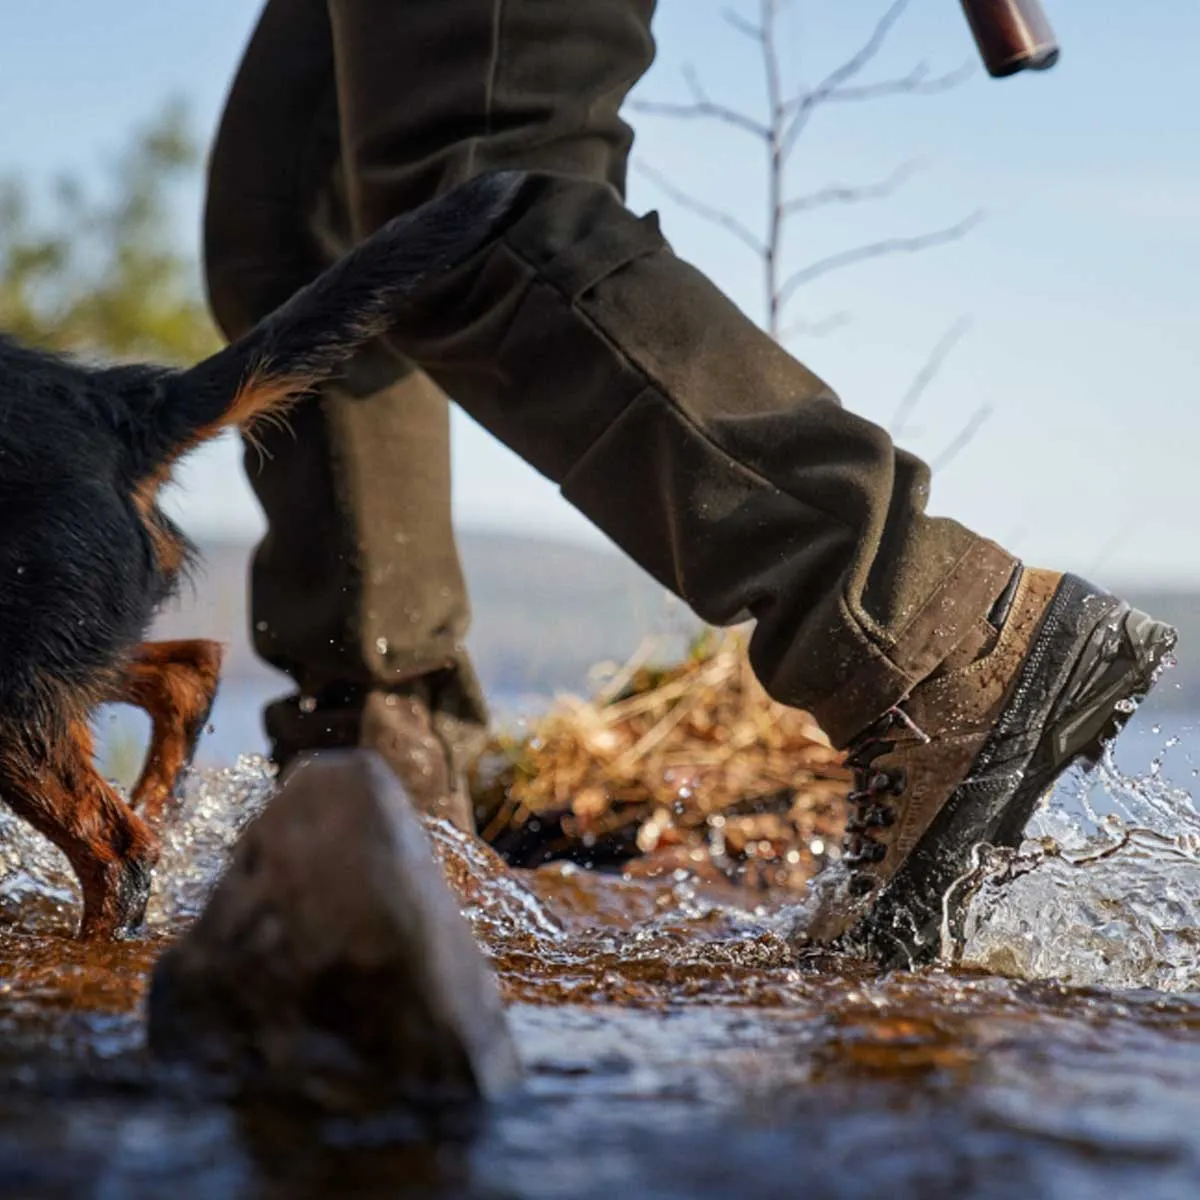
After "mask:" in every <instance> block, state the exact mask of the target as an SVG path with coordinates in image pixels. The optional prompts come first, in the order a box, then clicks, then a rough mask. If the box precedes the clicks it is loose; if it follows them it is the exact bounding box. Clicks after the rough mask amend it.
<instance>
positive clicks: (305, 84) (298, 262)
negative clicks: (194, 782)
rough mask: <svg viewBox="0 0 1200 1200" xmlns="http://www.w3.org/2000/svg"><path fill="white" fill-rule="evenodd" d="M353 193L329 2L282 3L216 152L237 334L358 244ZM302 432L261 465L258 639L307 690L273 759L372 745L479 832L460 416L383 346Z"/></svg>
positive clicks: (276, 719) (259, 439)
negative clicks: (453, 767) (453, 433)
mask: <svg viewBox="0 0 1200 1200" xmlns="http://www.w3.org/2000/svg"><path fill="white" fill-rule="evenodd" d="M343 192H344V189H343V188H342V186H341V179H340V148H339V144H338V113H337V100H336V87H335V79H334V72H333V57H332V48H331V42H330V31H329V25H328V17H327V14H326V11H325V7H324V4H323V2H322V0H317V2H308V0H274V2H273V3H272V4H271V5H269V6H268V8H267V10H266V12H265V13H264V16H263V18H262V21H261V23H260V26H259V28H258V30H257V32H256V35H255V37H254V39H253V41H252V43H251V45H250V47H249V49H248V51H247V54H246V57H245V60H244V62H243V65H242V67H241V70H240V72H239V76H238V79H237V81H236V83H235V85H234V88H233V91H232V94H231V96H230V98H229V104H228V107H227V109H226V112H225V116H224V118H223V121H222V126H221V130H220V134H219V136H218V138H217V142H216V146H215V149H214V153H213V156H212V165H211V174H210V184H209V197H208V207H207V214H206V251H207V260H208V278H209V287H210V295H211V299H212V306H213V309H214V312H215V314H216V316H217V319H218V321H219V322H220V324H221V327H222V329H223V330H224V332H225V333H226V334H227V335H228V336H230V337H236V336H238V335H239V334H240V333H242V332H244V331H245V330H246V329H247V328H248V327H249V326H250V325H252V324H253V323H254V322H255V321H257V320H258V319H260V318H261V317H263V316H264V315H266V313H267V312H269V311H271V309H273V308H274V307H276V306H277V305H278V304H279V303H281V302H282V301H283V300H285V299H286V298H287V297H288V296H289V295H290V294H291V293H292V292H293V291H294V290H295V289H296V288H297V287H299V286H301V285H302V284H304V283H305V282H307V281H308V280H309V279H310V278H312V277H313V276H314V275H315V274H317V273H318V272H319V271H320V270H321V269H322V268H323V267H324V266H326V265H328V263H330V262H332V261H333V260H334V259H336V258H337V257H338V256H339V255H340V254H341V253H344V252H345V250H347V249H348V248H349V247H350V245H351V241H352V237H351V233H350V229H349V221H348V218H347V215H346V211H345V204H344V200H343ZM289 425H290V428H289V429H282V430H265V431H260V432H259V433H258V434H257V435H256V439H255V440H256V443H261V447H262V449H261V451H260V450H259V448H258V446H257V445H255V446H249V447H248V448H247V453H246V464H247V473H248V475H249V478H250V481H251V483H252V485H253V487H254V490H255V493H256V495H257V497H258V499H259V501H260V503H261V504H262V506H263V510H264V512H265V514H266V517H267V521H268V532H267V536H266V538H265V539H264V540H263V542H262V544H261V545H260V546H259V548H258V551H257V553H256V555H255V559H254V566H253V581H252V589H251V595H252V610H253V611H252V624H253V638H254V644H255V647H256V649H257V651H258V653H259V654H260V655H261V656H262V657H263V658H264V659H266V660H267V661H268V662H270V663H272V664H273V665H275V666H277V667H279V668H281V669H282V670H284V671H286V672H288V673H289V674H290V675H291V676H292V677H293V678H294V679H295V680H296V683H297V686H298V694H296V695H293V696H290V697H287V698H285V699H282V700H279V701H277V702H276V703H274V704H272V705H271V706H270V707H269V708H268V710H267V713H266V722H267V729H268V734H269V736H270V739H271V742H272V747H273V751H274V753H275V756H276V758H277V759H278V760H279V761H281V762H282V763H284V764H286V762H288V761H289V760H290V759H291V758H292V757H293V756H294V755H295V754H296V753H299V752H301V751H307V750H313V749H317V748H321V747H334V746H339V745H353V744H356V743H358V742H361V741H363V740H364V737H365V738H366V740H369V741H370V742H371V743H372V744H379V745H380V746H381V748H384V749H385V751H386V750H388V749H389V748H390V750H391V753H390V754H389V757H391V758H392V759H393V761H394V762H398V763H403V766H402V768H401V774H402V775H403V776H404V778H405V782H406V783H407V784H408V786H409V789H410V791H413V792H414V793H415V794H416V797H417V799H418V800H419V801H420V802H421V803H422V804H423V806H424V807H425V808H426V809H428V810H430V811H440V812H443V813H444V815H448V816H450V817H451V818H452V819H454V820H456V821H457V823H459V824H461V825H467V824H469V808H468V807H467V806H466V803H465V792H464V791H463V790H462V787H461V782H460V783H459V784H458V786H457V787H455V786H454V783H455V781H454V780H453V779H452V778H451V776H450V774H449V773H448V771H449V768H450V764H449V763H447V762H446V761H445V753H444V750H443V748H442V747H441V745H440V744H439V742H440V740H445V741H448V742H450V743H451V744H452V745H453V746H454V747H455V750H456V751H457V752H458V755H459V758H460V760H461V759H465V758H467V757H469V755H470V753H471V751H472V750H474V749H477V748H478V745H479V743H480V742H481V740H482V730H483V727H484V721H485V711H484V706H483V700H482V697H481V695H480V693H479V689H478V686H477V684H476V682H475V679H474V675H473V673H472V670H471V667H470V664H469V662H468V660H467V657H466V653H465V651H464V649H463V639H464V638H465V636H466V632H467V625H468V620H469V609H468V603H467V598H466V594H465V589H464V584H463V576H462V570H461V567H460V564H459V560H458V554H457V550H456V547H455V543H454V534H453V529H452V525H451V511H450V424H449V404H448V402H447V400H446V398H445V396H444V394H443V393H442V392H441V391H440V390H439V389H438V388H437V387H436V386H435V385H434V384H433V383H432V382H431V381H430V380H429V378H428V376H426V375H425V374H424V373H423V372H421V371H420V370H418V369H416V368H415V367H413V366H412V365H411V364H409V363H406V362H403V361H402V360H400V359H398V358H397V357H396V356H395V355H393V354H389V353H387V352H385V351H384V350H382V349H381V348H380V347H373V348H372V349H371V350H369V351H368V352H366V353H364V354H363V355H361V356H360V358H359V359H358V360H357V361H356V362H355V363H354V364H353V365H352V368H351V370H350V372H349V373H348V375H347V378H346V379H345V380H343V381H342V382H341V383H339V384H338V385H337V386H331V387H328V388H326V389H325V390H324V391H323V393H322V394H321V395H320V396H319V397H317V398H315V399H314V400H313V401H312V402H309V403H305V404H303V405H301V406H300V407H298V408H297V409H296V410H295V411H294V413H293V414H292V415H291V417H290V419H289ZM364 711H365V712H366V714H367V716H366V722H365V725H366V728H365V729H364ZM431 713H432V718H433V724H434V725H435V726H436V734H435V731H434V729H432V728H431V727H430V714H431ZM438 735H440V737H439V736H438ZM447 796H449V798H450V806H449V808H447V805H446V798H447Z"/></svg>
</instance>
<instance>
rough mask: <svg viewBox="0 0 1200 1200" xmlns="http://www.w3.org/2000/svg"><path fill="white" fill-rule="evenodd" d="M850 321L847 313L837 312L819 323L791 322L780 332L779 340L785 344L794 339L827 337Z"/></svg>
mask: <svg viewBox="0 0 1200 1200" xmlns="http://www.w3.org/2000/svg"><path fill="white" fill-rule="evenodd" d="M852 319H853V318H852V317H851V316H850V314H849V313H848V312H839V313H834V314H833V315H832V316H828V317H825V318H823V319H822V320H820V321H793V322H792V323H791V324H790V325H787V326H785V327H784V328H783V329H782V330H780V333H779V340H780V341H781V342H786V341H790V340H791V339H792V338H795V337H810V338H822V337H828V336H829V335H830V334H831V333H836V332H837V331H838V330H839V329H845V327H846V326H847V325H849V324H850V322H851V320H852Z"/></svg>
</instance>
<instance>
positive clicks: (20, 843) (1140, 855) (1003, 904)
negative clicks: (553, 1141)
mask: <svg viewBox="0 0 1200 1200" xmlns="http://www.w3.org/2000/svg"><path fill="white" fill-rule="evenodd" d="M1173 745H1174V743H1173V742H1168V743H1167V744H1166V745H1165V746H1164V748H1163V751H1162V753H1161V754H1160V755H1159V756H1158V758H1156V759H1155V760H1154V761H1153V762H1152V763H1151V764H1150V767H1149V769H1148V770H1147V771H1145V772H1144V773H1142V774H1140V775H1138V776H1136V777H1131V776H1129V775H1126V774H1124V773H1123V772H1122V771H1121V770H1119V769H1118V768H1117V766H1116V765H1115V763H1114V762H1113V761H1112V759H1111V758H1108V759H1106V760H1105V761H1104V762H1103V763H1102V764H1101V766H1100V768H1099V769H1098V770H1097V771H1096V772H1095V773H1093V774H1092V775H1091V776H1088V777H1083V776H1081V775H1076V774H1072V775H1069V776H1067V777H1066V778H1065V779H1064V780H1063V781H1062V782H1061V783H1060V785H1059V787H1058V788H1057V789H1056V791H1055V793H1054V794H1053V796H1052V797H1051V799H1050V801H1049V802H1048V803H1047V804H1046V805H1045V806H1043V808H1042V810H1041V811H1039V812H1038V813H1037V814H1036V815H1035V817H1034V819H1033V821H1032V823H1031V825H1030V829H1029V834H1028V838H1027V840H1026V843H1025V845H1024V846H1023V847H1022V848H1021V850H1020V851H1017V852H997V851H989V852H986V853H985V854H984V855H982V856H981V859H980V862H979V865H978V867H977V869H976V870H975V872H974V873H973V875H972V876H971V878H970V879H969V880H966V881H964V884H963V886H964V890H965V892H966V894H967V895H968V896H969V901H968V905H967V916H966V921H965V924H964V937H963V940H962V943H961V945H960V946H959V947H958V948H957V950H956V953H955V954H954V955H953V957H954V958H955V961H956V962H958V963H959V964H960V965H963V966H967V967H972V968H979V969H982V970H984V971H987V972H989V973H992V974H996V975H1005V976H1009V977H1011V978H1016V979H1023V980H1055V981H1059V982H1063V983H1066V984H1069V985H1074V986H1082V987H1102V988H1107V989H1113V990H1127V989H1139V988H1149V989H1155V990H1157V991H1161V992H1175V993H1182V992H1192V991H1197V990H1200V811H1198V810H1197V808H1196V807H1195V805H1194V803H1193V801H1192V798H1191V797H1190V796H1189V795H1188V793H1187V792H1186V791H1185V790H1183V789H1182V788H1179V787H1176V786H1173V785H1172V784H1170V783H1169V782H1168V781H1167V780H1166V779H1165V777H1164V774H1163V770H1162V766H1163V760H1164V756H1165V754H1166V753H1168V752H1169V750H1170V749H1171V748H1172V747H1173ZM273 786H274V784H273V771H272V769H271V768H270V766H269V765H268V764H267V763H266V762H265V760H263V759H262V758H258V757H243V758H241V759H239V760H238V762H237V764H236V765H235V766H233V767H231V768H226V769H221V770H206V771H195V772H192V773H191V774H190V775H189V776H188V778H187V779H186V781H185V784H184V787H183V792H182V796H181V799H180V801H179V803H178V804H176V805H175V806H174V807H173V808H172V809H171V811H170V812H169V813H168V815H167V817H166V820H165V822H164V825H163V827H162V829H161V835H162V840H163V857H162V860H161V863H160V865H159V868H158V870H157V871H156V872H155V881H154V889H153V892H152V894H151V899H150V905H149V909H148V913H147V922H148V926H149V929H150V931H151V932H152V933H154V932H166V931H168V930H171V929H174V928H178V927H179V926H180V925H181V924H186V922H187V921H188V920H190V919H191V918H192V917H194V916H195V915H196V914H197V913H198V912H199V911H200V909H201V908H202V906H203V904H204V901H205V899H206V898H207V896H208V894H209V891H210V889H211V887H212V886H213V884H214V882H215V880H216V879H217V878H218V877H219V875H220V873H221V871H222V869H223V867H224V865H225V863H226V861H227V859H228V854H229V851H230V849H231V847H232V846H233V844H234V843H235V841H236V840H237V838H238V836H239V835H240V834H241V832H242V830H243V829H244V828H245V826H246V824H247V823H248V822H249V821H251V820H252V819H253V818H254V817H255V816H256V815H257V814H258V813H259V812H260V811H261V810H262V808H263V806H264V805H265V804H266V802H267V800H268V799H269V797H270V795H271V792H272V788H273ZM431 834H432V837H433V842H434V846H435V849H436V850H437V852H438V854H439V857H440V858H441V860H442V862H443V865H444V866H445V867H446V868H447V871H448V872H449V873H450V874H451V876H452V877H454V881H455V886H456V890H457V891H458V894H459V895H460V897H461V898H462V903H463V910H464V914H465V916H466V917H467V919H468V920H469V921H470V923H471V925H472V927H473V929H474V930H475V933H476V935H477V937H478V939H479V940H480V942H481V944H483V945H484V946H485V947H487V948H488V949H489V952H490V953H491V954H492V956H493V959H494V961H495V962H496V965H497V967H498V968H499V969H500V970H501V972H502V973H506V972H507V973H508V974H509V976H510V977H511V978H512V979H514V980H516V981H518V983H519V985H520V986H518V987H517V992H518V993H519V994H520V995H522V996H523V997H525V998H527V999H535V998H537V994H539V993H540V991H541V989H542V983H543V981H544V979H545V977H546V976H547V974H548V973H549V974H554V973H556V972H557V975H558V979H559V983H560V984H561V983H562V981H563V980H564V979H566V978H568V977H569V978H570V979H571V980H572V983H571V987H570V988H568V989H567V990H568V991H571V993H572V995H573V996H574V997H575V998H578V999H585V998H587V997H588V996H589V995H593V994H594V991H593V989H594V987H595V984H596V981H597V980H598V979H599V980H602V981H603V982H604V986H603V987H601V988H600V991H602V992H604V993H605V994H608V995H611V996H613V997H616V996H618V995H621V996H623V997H624V998H626V999H631V998H633V997H634V995H635V993H636V995H638V996H640V997H641V998H642V999H649V998H650V997H651V993H652V992H653V991H654V988H652V987H647V988H643V987H642V986H641V984H642V982H644V981H646V980H650V979H652V978H659V979H661V978H664V977H671V978H673V979H674V980H675V982H677V983H678V982H681V981H684V980H686V981H687V987H688V988H690V989H693V990H694V992H695V993H696V994H697V995H699V994H703V995H705V996H707V997H708V998H709V999H710V1000H711V999H715V998H717V997H722V998H724V999H727V1000H734V999H736V996H737V992H738V988H739V987H740V986H745V985H746V983H747V981H748V980H749V979H750V977H751V975H754V976H755V978H758V974H757V973H759V972H764V971H765V972H768V973H770V974H772V975H773V984H772V986H775V985H778V986H779V987H780V988H781V989H782V990H781V991H780V992H779V994H778V997H777V999H779V1000H781V1001H786V1000H787V994H786V993H789V992H790V990H791V984H792V983H794V982H795V981H794V980H791V979H790V976H791V975H792V972H791V969H790V968H791V966H792V965H793V960H792V957H791V954H790V950H789V945H788V939H787V936H786V928H787V927H788V926H789V924H790V922H792V921H794V919H795V910H794V909H792V910H789V916H786V917H785V916H780V915H778V913H776V912H773V911H772V910H770V909H764V908H755V909H753V910H747V909H746V908H745V907H744V897H742V896H738V895H736V894H733V893H732V892H731V893H729V894H721V895H719V896H714V895H712V894H710V893H706V892H705V891H704V890H703V889H701V888H698V887H697V885H696V883H695V881H694V880H692V879H690V878H682V879H671V880H669V881H667V882H666V883H659V884H657V885H653V886H650V885H647V884H646V883H644V882H636V881H629V880H625V881H622V880H620V879H616V878H613V877H611V876H610V877H607V878H601V877H598V876H595V875H593V874H592V873H590V872H586V871H581V870H579V869H577V868H575V867H572V866H565V865H557V866H551V867H546V868H543V869H541V870H540V871H537V872H532V873H524V872H520V873H516V872H512V871H509V870H508V869H506V868H505V867H504V866H503V865H502V864H501V863H500V862H499V860H498V859H497V857H496V856H495V854H494V853H493V852H492V851H490V850H489V849H488V848H487V847H485V846H483V845H482V844H481V843H479V842H478V841H476V840H474V839H469V838H465V837H463V836H462V835H461V834H459V833H458V832H457V831H456V830H453V829H451V828H450V827H449V826H445V825H444V824H441V823H438V824H435V825H434V826H433V827H432V828H431ZM836 876H837V866H836V864H834V866H833V868H832V869H830V870H829V871H828V872H827V879H825V880H821V881H820V882H821V883H822V884H825V883H827V882H829V881H834V880H835V878H836ZM78 917H79V903H78V895H77V888H76V885H75V881H74V877H73V875H72V873H71V871H70V869H69V867H68V865H67V863H66V860H65V859H64V858H63V856H62V855H61V854H60V853H59V852H58V851H57V850H56V849H55V848H54V847H53V846H51V845H50V844H49V843H48V842H47V841H46V840H45V839H43V838H41V837H40V836H39V835H37V834H36V833H34V832H33V831H32V830H31V829H30V828H29V827H28V826H26V825H25V824H24V823H23V822H21V821H19V820H18V819H17V818H15V817H14V816H12V814H10V813H9V812H8V811H7V810H6V809H4V808H3V807H2V806H0V922H3V923H8V924H11V925H14V926H18V927H19V928H20V929H22V930H24V931H27V932H31V933H57V934H62V933H67V932H69V931H70V930H72V929H73V928H74V927H75V925H76V924H77V921H78ZM526 984H528V985H529V986H525V985H526ZM631 989H632V990H631Z"/></svg>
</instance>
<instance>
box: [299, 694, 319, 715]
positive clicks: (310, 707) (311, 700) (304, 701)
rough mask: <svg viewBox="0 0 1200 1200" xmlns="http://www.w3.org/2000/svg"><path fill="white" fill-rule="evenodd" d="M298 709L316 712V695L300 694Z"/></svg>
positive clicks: (305, 711)
mask: <svg viewBox="0 0 1200 1200" xmlns="http://www.w3.org/2000/svg"><path fill="white" fill-rule="evenodd" d="M300 711H301V712H302V713H314V712H316V711H317V698H316V696H301V697H300Z"/></svg>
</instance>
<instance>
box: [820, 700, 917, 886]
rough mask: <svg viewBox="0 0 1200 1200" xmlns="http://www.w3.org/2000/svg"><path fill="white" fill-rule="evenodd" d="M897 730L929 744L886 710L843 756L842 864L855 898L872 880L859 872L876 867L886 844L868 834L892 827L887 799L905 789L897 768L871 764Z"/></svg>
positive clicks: (901, 715) (895, 711)
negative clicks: (849, 787) (846, 774)
mask: <svg viewBox="0 0 1200 1200" xmlns="http://www.w3.org/2000/svg"><path fill="white" fill-rule="evenodd" d="M898 727H903V728H904V729H906V730H907V731H908V732H909V733H912V734H914V735H915V736H916V737H918V738H919V739H920V740H921V741H923V742H928V741H929V740H930V739H929V737H928V735H927V734H925V733H923V732H922V731H921V730H920V729H919V728H918V727H917V726H916V724H914V722H913V720H912V718H911V717H909V715H908V714H907V713H906V712H904V710H903V709H900V708H891V709H889V710H888V711H887V712H886V713H884V715H883V716H882V717H880V718H879V720H878V721H876V722H875V724H874V725H871V726H870V727H869V728H868V729H867V730H866V731H865V732H864V733H862V734H860V735H859V736H858V737H857V738H855V739H854V741H853V742H851V743H850V746H849V748H848V753H847V755H846V765H847V766H848V767H850V768H851V769H852V770H853V773H854V790H853V791H852V792H851V793H850V794H849V796H847V797H846V800H847V803H848V804H849V805H850V807H851V810H852V811H851V814H850V817H849V818H848V819H847V821H846V831H845V837H844V839H843V841H842V862H843V863H845V864H846V866H847V867H848V868H849V870H850V873H851V878H850V890H851V891H852V892H853V893H854V894H855V895H859V896H861V895H865V894H866V893H867V892H869V891H871V890H872V889H873V888H874V886H875V882H876V881H875V880H874V879H873V878H872V877H871V876H870V875H867V874H863V873H862V868H863V867H867V866H874V865H876V864H877V863H881V862H883V860H884V859H885V858H886V857H887V846H885V845H884V844H883V843H882V842H878V841H876V840H875V838H874V836H873V835H874V834H875V832H876V831H878V830H881V829H888V828H890V827H891V826H892V825H894V824H895V823H896V810H895V807H894V806H893V803H892V800H893V798H894V797H897V796H901V795H903V794H904V790H905V788H906V787H907V786H908V779H907V777H906V774H905V771H904V768H903V767H890V768H887V767H879V766H877V765H876V760H877V759H879V758H882V757H883V756H884V755H885V754H889V753H890V752H891V751H892V750H894V749H895V746H896V740H895V738H894V737H892V736H889V735H891V734H892V733H893V731H894V730H896V729H897V728H898Z"/></svg>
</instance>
